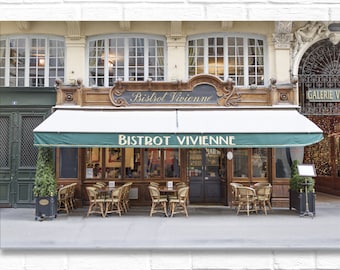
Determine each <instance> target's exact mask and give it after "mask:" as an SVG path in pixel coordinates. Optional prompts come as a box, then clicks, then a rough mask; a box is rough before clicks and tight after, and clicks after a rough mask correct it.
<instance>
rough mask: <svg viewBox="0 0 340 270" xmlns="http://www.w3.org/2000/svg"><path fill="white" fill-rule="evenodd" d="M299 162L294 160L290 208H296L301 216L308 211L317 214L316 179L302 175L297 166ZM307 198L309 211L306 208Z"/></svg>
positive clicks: (290, 182)
mask: <svg viewBox="0 0 340 270" xmlns="http://www.w3.org/2000/svg"><path fill="white" fill-rule="evenodd" d="M298 164H299V162H298V161H297V160H294V161H293V164H292V167H291V178H290V181H289V209H290V210H291V209H292V208H294V209H295V210H296V211H297V212H298V213H299V214H300V216H303V215H304V214H305V213H306V212H308V213H311V214H313V215H315V191H314V186H315V181H314V179H313V178H312V177H304V176H300V175H299V172H298V167H297V166H298ZM306 191H307V194H306ZM306 198H308V211H307V209H306V208H307V207H306V205H307V204H306Z"/></svg>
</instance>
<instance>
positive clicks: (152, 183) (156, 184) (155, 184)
mask: <svg viewBox="0 0 340 270" xmlns="http://www.w3.org/2000/svg"><path fill="white" fill-rule="evenodd" d="M149 185H150V186H153V187H156V188H158V187H159V183H156V182H150V183H149Z"/></svg>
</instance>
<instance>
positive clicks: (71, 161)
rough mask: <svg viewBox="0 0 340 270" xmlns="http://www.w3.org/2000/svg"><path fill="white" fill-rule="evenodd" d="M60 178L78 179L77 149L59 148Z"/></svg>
mask: <svg viewBox="0 0 340 270" xmlns="http://www.w3.org/2000/svg"><path fill="white" fill-rule="evenodd" d="M59 164H60V171H59V174H60V178H77V177H78V148H60V162H59Z"/></svg>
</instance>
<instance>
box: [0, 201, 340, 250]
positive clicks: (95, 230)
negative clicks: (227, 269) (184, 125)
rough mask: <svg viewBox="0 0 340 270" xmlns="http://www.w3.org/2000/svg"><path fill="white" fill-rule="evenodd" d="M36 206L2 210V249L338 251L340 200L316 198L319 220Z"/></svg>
mask: <svg viewBox="0 0 340 270" xmlns="http://www.w3.org/2000/svg"><path fill="white" fill-rule="evenodd" d="M34 211H35V209H33V208H28V209H27V208H18V209H14V208H5V209H0V218H1V219H0V233H1V235H0V237H1V238H0V239H1V240H0V244H1V248H2V249H13V248H15V249H30V248H38V249H45V248H52V249H120V250H124V249H139V250H140V249H148V250H155V249H157V250H160V249H188V250H195V249H197V250H200V249H204V250H206V249H241V248H242V249H247V248H249V249H254V248H256V249H292V248H294V249H304V250H306V249H313V250H314V249H318V250H320V249H340V234H339V233H338V228H339V224H340V197H335V196H329V195H325V194H317V203H316V216H315V217H307V216H306V217H299V215H298V214H297V213H296V212H295V211H289V209H283V208H275V209H273V210H272V211H269V212H268V215H267V216H265V215H264V214H263V213H259V214H257V215H256V214H252V215H250V216H247V215H246V214H240V215H238V216H237V215H236V212H235V211H234V210H232V209H230V208H229V207H224V206H189V217H185V216H183V215H177V216H175V217H173V218H165V217H163V216H162V215H160V214H159V215H157V214H156V215H155V216H153V217H149V208H148V207H132V208H131V210H130V212H129V213H127V214H124V215H122V216H121V217H119V216H118V215H111V216H109V217H107V218H102V217H100V216H90V217H86V211H87V209H86V208H83V209H77V210H76V211H74V212H72V213H71V214H70V215H66V214H59V215H58V217H57V218H56V219H53V220H45V221H42V222H39V221H36V220H35V219H34V217H35V215H34Z"/></svg>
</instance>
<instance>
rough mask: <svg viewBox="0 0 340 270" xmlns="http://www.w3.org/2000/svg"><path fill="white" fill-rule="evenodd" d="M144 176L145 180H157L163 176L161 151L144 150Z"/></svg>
mask: <svg viewBox="0 0 340 270" xmlns="http://www.w3.org/2000/svg"><path fill="white" fill-rule="evenodd" d="M144 176H145V178H157V177H160V176H161V150H160V149H145V150H144Z"/></svg>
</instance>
